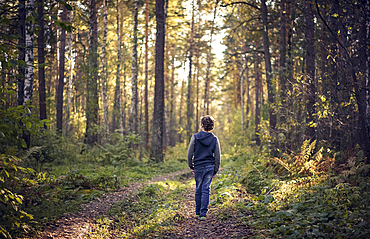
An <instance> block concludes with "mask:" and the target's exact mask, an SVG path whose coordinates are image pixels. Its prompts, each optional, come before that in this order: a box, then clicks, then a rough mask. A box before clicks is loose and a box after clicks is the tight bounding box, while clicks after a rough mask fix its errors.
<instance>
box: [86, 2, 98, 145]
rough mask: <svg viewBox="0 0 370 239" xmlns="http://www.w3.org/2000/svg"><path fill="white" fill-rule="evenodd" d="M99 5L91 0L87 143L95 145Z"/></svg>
mask: <svg viewBox="0 0 370 239" xmlns="http://www.w3.org/2000/svg"><path fill="white" fill-rule="evenodd" d="M97 35H98V21H97V7H96V0H90V18H89V68H90V69H89V77H88V81H87V86H86V88H87V98H86V136H87V141H86V143H87V144H89V145H93V144H95V143H96V142H97V139H98V137H97V133H96V132H95V129H94V127H96V126H97V125H98V108H99V104H98V103H99V102H98V100H99V99H98V98H99V97H98V74H97V67H98V55H97V46H98V43H97Z"/></svg>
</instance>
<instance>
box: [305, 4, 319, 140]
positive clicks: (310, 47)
mask: <svg viewBox="0 0 370 239" xmlns="http://www.w3.org/2000/svg"><path fill="white" fill-rule="evenodd" d="M305 15H306V39H307V48H306V72H307V78H306V85H307V106H306V107H307V114H308V117H307V121H308V124H309V125H308V128H307V134H308V135H307V136H308V137H310V138H311V139H314V138H315V127H314V125H313V124H314V113H315V109H314V104H315V93H316V87H315V85H316V84H315V48H314V41H315V38H314V37H315V26H314V15H313V11H312V2H311V0H306V11H305Z"/></svg>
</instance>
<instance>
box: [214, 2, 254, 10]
mask: <svg viewBox="0 0 370 239" xmlns="http://www.w3.org/2000/svg"><path fill="white" fill-rule="evenodd" d="M234 4H246V5H248V6H250V7H253V8H255V9H257V10H260V8H259V7H257V6H256V5H253V4H251V3H248V2H232V3H229V4H225V5H221V7H227V6H231V5H234Z"/></svg>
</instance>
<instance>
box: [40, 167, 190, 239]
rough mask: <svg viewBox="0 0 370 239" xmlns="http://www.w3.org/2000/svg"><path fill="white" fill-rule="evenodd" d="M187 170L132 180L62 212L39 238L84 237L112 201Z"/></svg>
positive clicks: (72, 238)
mask: <svg viewBox="0 0 370 239" xmlns="http://www.w3.org/2000/svg"><path fill="white" fill-rule="evenodd" d="M188 171H189V169H183V170H181V171H178V172H175V173H170V174H167V175H159V176H157V177H155V178H153V179H152V180H150V181H149V182H140V183H139V182H134V183H131V184H130V185H129V186H128V187H125V188H122V189H120V190H118V191H116V192H113V193H107V194H104V195H102V196H100V197H98V198H97V199H95V200H94V201H91V202H89V203H87V204H83V205H81V207H82V209H81V210H80V211H79V212H77V213H66V214H63V215H62V217H61V218H60V219H59V220H57V221H56V222H55V223H53V224H51V225H49V226H47V227H46V228H45V229H44V231H43V232H42V233H41V236H40V237H39V238H43V239H44V238H45V239H46V238H70V239H79V238H86V234H87V233H88V232H90V231H91V230H93V227H94V223H95V218H96V217H97V216H101V215H104V214H105V213H106V212H107V210H108V209H109V208H110V207H111V206H112V205H113V204H114V203H116V202H119V201H121V200H122V199H123V198H124V197H125V196H127V195H130V194H132V193H134V192H135V191H137V190H138V189H140V188H141V187H143V186H145V185H147V184H151V183H155V182H160V181H165V180H173V179H175V178H176V177H177V176H178V175H181V174H185V173H187V172H188Z"/></svg>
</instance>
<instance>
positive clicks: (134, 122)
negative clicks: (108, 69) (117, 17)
mask: <svg viewBox="0 0 370 239" xmlns="http://www.w3.org/2000/svg"><path fill="white" fill-rule="evenodd" d="M138 8H139V0H135V9H134V29H133V30H134V32H133V41H132V66H131V87H132V88H131V89H132V92H131V109H130V118H129V122H130V126H129V127H130V133H138V131H137V119H136V118H137V99H138V98H137V75H138V67H137V32H138V28H137V27H138V22H137V21H138V19H137V17H138V11H139V9H138ZM162 127H163V126H162Z"/></svg>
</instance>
